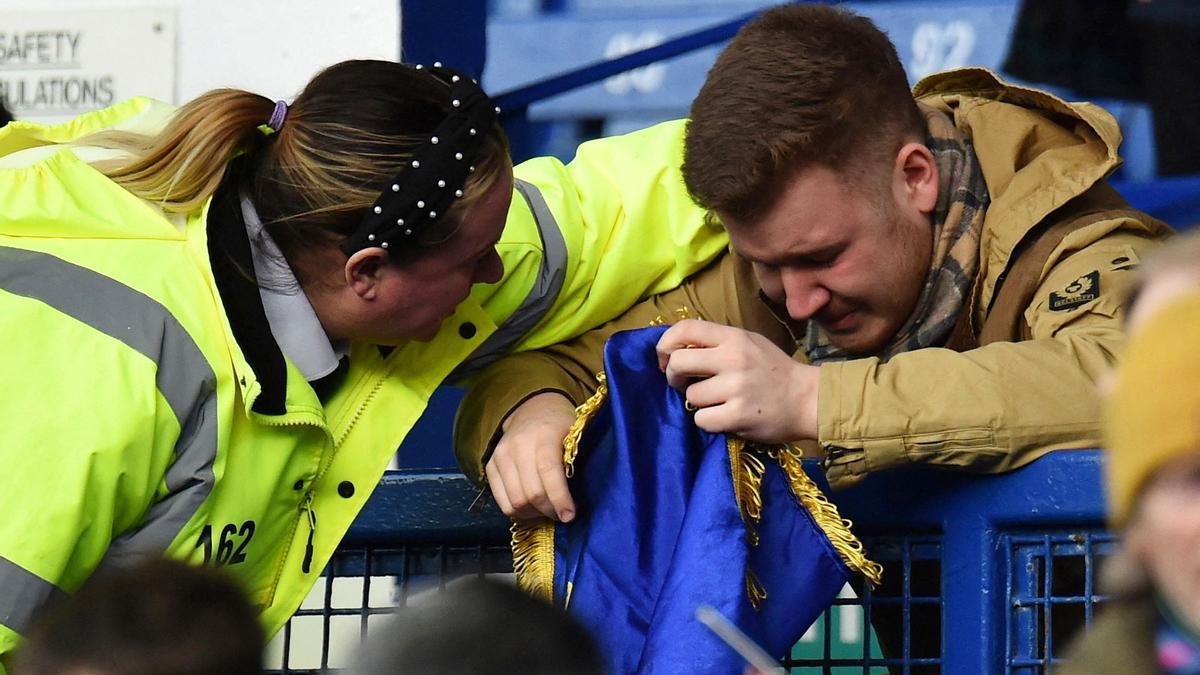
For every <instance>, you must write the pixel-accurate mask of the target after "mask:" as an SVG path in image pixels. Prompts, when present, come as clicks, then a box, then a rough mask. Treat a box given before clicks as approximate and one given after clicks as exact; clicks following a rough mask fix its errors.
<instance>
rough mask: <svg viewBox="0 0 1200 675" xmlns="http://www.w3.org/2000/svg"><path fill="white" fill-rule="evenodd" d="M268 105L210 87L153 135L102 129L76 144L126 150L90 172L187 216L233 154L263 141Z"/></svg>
mask: <svg viewBox="0 0 1200 675" xmlns="http://www.w3.org/2000/svg"><path fill="white" fill-rule="evenodd" d="M274 105H275V104H274V101H271V100H270V99H268V98H266V97H264V96H259V95H258V94H252V93H250V92H247V91H241V90H238V89H215V90H213V91H210V92H208V93H206V94H202V95H201V96H199V97H198V98H196V99H195V100H193V101H191V102H190V103H188V104H186V105H184V106H183V107H182V108H180V109H179V111H178V112H177V113H176V114H175V116H174V117H173V118H172V119H171V122H170V123H169V124H168V125H167V126H166V128H165V129H163V130H162V131H161V132H160V133H158V134H157V135H155V136H145V135H141V134H137V133H132V132H127V131H106V132H102V133H99V134H95V135H93V136H91V137H89V138H87V139H84V141H82V142H84V143H87V144H90V145H98V146H101V147H106V148H114V149H118V150H124V151H126V152H128V153H129V154H130V155H132V160H130V159H124V160H109V161H106V162H100V163H97V164H96V168H97V169H98V170H99V171H101V172H102V173H104V174H105V175H106V176H108V177H109V178H111V179H112V180H113V181H115V182H116V183H117V184H119V185H121V186H122V187H124V188H125V189H126V190H128V191H129V192H131V193H133V194H134V195H137V196H138V197H141V198H142V199H145V200H147V201H151V202H155V203H157V204H158V205H159V206H160V207H161V208H162V209H163V210H165V211H168V212H172V213H190V212H192V211H195V210H197V209H199V208H200V207H202V206H203V205H204V202H205V200H207V199H208V198H209V197H210V196H212V194H213V192H215V191H216V189H217V186H218V185H220V183H221V178H222V177H223V176H224V174H225V167H226V165H227V164H228V163H229V160H230V159H231V158H232V157H233V156H234V154H235V153H237V152H238V150H249V149H250V148H252V147H253V146H255V145H257V144H258V143H262V142H263V141H264V140H265V138H266V137H265V136H263V134H262V133H261V132H260V131H259V127H260V126H261V125H263V124H266V122H267V119H268V118H269V117H270V116H271V111H272V110H273V107H274Z"/></svg>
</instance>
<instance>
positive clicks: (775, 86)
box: [683, 4, 925, 220]
mask: <svg viewBox="0 0 1200 675" xmlns="http://www.w3.org/2000/svg"><path fill="white" fill-rule="evenodd" d="M924 138H925V125H924V121H923V119H922V116H921V113H920V111H919V110H918V109H917V106H916V103H915V102H914V101H913V98H912V94H911V92H910V90H909V87H908V78H907V76H906V75H905V72H904V67H903V66H902V65H901V64H900V58H899V56H897V54H896V48H895V47H894V46H893V45H892V43H891V41H890V40H889V39H888V37H887V35H885V34H884V33H883V32H882V31H880V30H879V28H877V27H876V26H875V24H874V23H872V22H871V21H870V20H869V19H867V18H864V17H861V16H858V15H856V14H853V13H851V12H849V11H846V10H843V9H839V8H836V7H829V6H824V5H807V4H803V5H787V6H783V7H777V8H775V9H772V10H770V11H767V12H765V13H764V14H762V15H761V16H759V17H758V18H756V19H754V20H753V21H751V22H750V23H748V24H746V25H745V26H744V27H743V28H742V29H741V30H740V31H739V32H738V34H737V35H736V36H735V37H734V38H733V40H732V41H731V42H730V43H729V46H728V47H726V48H725V50H724V51H723V52H722V53H721V55H720V56H719V57H718V58H717V61H716V63H715V64H714V65H713V67H712V69H711V70H710V71H709V73H708V77H707V78H706V79H705V82H704V86H703V87H702V88H701V90H700V94H699V95H698V96H697V97H696V100H695V101H694V102H693V103H692V110H691V121H690V122H689V123H688V127H687V133H686V136H685V140H684V159H683V177H684V181H685V182H686V184H687V188H688V191H689V192H690V193H691V195H692V198H693V199H695V200H696V201H697V203H699V204H700V205H701V206H704V207H705V208H707V209H709V210H710V211H715V212H718V213H721V214H724V215H728V216H732V217H735V218H738V219H742V220H745V219H751V218H753V217H755V215H756V214H758V213H759V212H761V210H762V209H763V208H765V207H767V206H768V205H769V204H770V203H771V201H772V200H773V199H774V198H775V196H776V194H777V192H778V190H779V187H780V185H781V183H782V182H783V181H784V180H786V179H787V178H789V177H790V176H791V175H793V174H794V172H795V171H796V170H798V169H800V168H802V167H804V166H812V165H821V166H826V167H829V168H831V169H833V170H835V171H837V172H839V173H843V174H845V175H847V176H848V177H849V176H854V177H855V178H860V177H868V176H871V175H878V174H879V171H881V170H882V169H881V168H878V165H879V164H881V163H883V162H885V161H887V162H888V167H889V168H890V160H891V158H894V157H895V154H896V153H897V152H898V151H899V149H900V147H901V146H902V145H903V144H904V143H906V142H909V141H912V140H918V141H920V140H923V139H924ZM888 175H889V176H890V171H889V173H888ZM881 180H882V177H881Z"/></svg>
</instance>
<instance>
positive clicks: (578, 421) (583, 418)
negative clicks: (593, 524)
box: [563, 373, 608, 478]
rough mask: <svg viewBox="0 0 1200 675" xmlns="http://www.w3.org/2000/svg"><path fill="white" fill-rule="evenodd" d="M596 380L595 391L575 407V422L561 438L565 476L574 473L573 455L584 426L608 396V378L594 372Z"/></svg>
mask: <svg viewBox="0 0 1200 675" xmlns="http://www.w3.org/2000/svg"><path fill="white" fill-rule="evenodd" d="M596 380H597V381H598V382H599V386H598V387H597V388H596V393H594V394H592V395H591V396H590V397H589V398H588V400H586V401H584V402H583V404H582V405H580V406H579V407H577V408H575V422H574V423H572V424H571V428H570V429H569V430H568V431H567V437H566V438H564V439H563V465H564V467H565V468H566V470H567V478H571V477H572V476H574V475H575V457H576V456H578V455H579V442H580V441H581V440H583V430H584V428H586V427H587V425H588V422H591V421H592V418H593V417H595V416H596V413H597V412H599V410H600V406H602V405H604V400H605V399H607V398H608V380H607V379H606V378H605V377H604V373H596Z"/></svg>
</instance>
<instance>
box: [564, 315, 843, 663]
mask: <svg viewBox="0 0 1200 675" xmlns="http://www.w3.org/2000/svg"><path fill="white" fill-rule="evenodd" d="M664 330H666V329H665V327H655V328H646V329H641V330H636V331H627V332H622V333H617V334H615V335H613V336H612V338H611V339H610V340H609V342H608V344H607V345H606V347H605V354H604V363H605V373H606V375H607V379H608V388H609V395H608V400H607V403H606V404H605V405H604V406H603V408H602V409H601V410H600V411H599V412H598V414H597V416H596V418H594V419H593V420H592V422H591V423H590V424H589V425H588V428H587V430H586V431H585V434H584V436H583V439H582V442H581V443H580V449H579V454H578V456H577V457H576V460H575V475H574V477H573V478H572V482H571V490H572V494H573V495H574V497H575V500H576V504H577V513H578V514H579V515H578V517H577V518H576V519H575V521H573V522H572V523H569V524H562V523H559V524H558V525H556V527H555V533H554V540H555V565H554V569H555V576H554V593H555V600H556V602H558V603H559V604H560V605H565V606H566V608H567V610H568V612H570V613H571V614H572V615H574V616H575V617H576V618H578V619H579V620H580V621H582V622H583V623H584V624H585V625H586V626H587V627H588V628H589V629H590V630H591V631H592V632H593V634H594V635H595V636H596V638H597V640H598V642H599V644H600V646H601V649H602V651H603V652H604V653H605V654H606V655H607V658H608V659H609V663H610V669H611V672H614V673H635V672H636V673H675V672H695V673H700V672H703V673H742V672H743V671H744V668H745V665H746V664H745V662H744V661H743V660H742V659H741V657H740V656H738V654H737V653H736V652H734V651H733V650H732V649H731V648H730V647H728V646H726V645H725V643H724V642H722V641H721V640H720V638H718V637H717V636H716V635H715V634H713V633H712V632H710V631H709V629H708V628H706V627H705V626H704V625H703V624H701V623H700V622H699V621H697V620H696V618H695V612H696V608H697V607H699V606H700V605H702V604H706V605H711V606H712V607H714V608H716V609H717V610H718V611H719V612H721V614H723V615H724V616H725V617H726V618H728V619H729V620H730V621H732V622H733V623H734V624H736V625H737V626H738V627H739V628H741V629H742V630H743V631H744V632H745V633H746V634H747V635H748V636H749V637H750V638H751V639H753V640H755V641H756V642H758V643H759V644H760V645H762V646H763V647H764V648H765V649H766V650H767V651H768V652H769V653H770V654H772V655H773V656H775V657H777V658H778V657H782V656H783V655H785V654H786V653H787V652H788V651H789V650H790V648H791V647H792V645H793V644H795V643H796V642H797V641H798V640H799V638H800V637H801V635H803V633H804V631H805V630H807V628H808V627H809V626H810V625H811V624H812V622H813V621H815V620H816V618H817V617H818V616H820V614H821V612H822V611H824V610H825V608H827V607H828V606H829V605H830V603H832V601H833V599H834V598H835V597H836V595H837V593H838V591H839V590H840V589H841V588H842V586H843V585H844V584H845V583H846V581H847V580H848V579H849V578H850V574H851V572H850V571H849V569H848V568H847V567H846V565H845V563H844V562H843V561H842V559H841V557H840V556H839V554H838V552H837V550H836V549H835V548H834V547H833V545H832V544H831V543H830V541H829V539H828V538H827V537H826V536H825V534H824V532H823V531H822V530H821V528H820V527H819V526H818V525H817V524H816V521H815V520H814V519H813V518H812V516H811V515H810V514H809V512H808V510H807V509H805V508H804V507H803V506H802V505H801V503H800V502H799V501H798V500H797V499H796V498H795V496H794V495H793V494H792V492H791V488H790V486H789V484H788V481H787V478H786V476H785V475H784V473H783V471H782V470H781V469H780V467H779V466H778V464H776V463H775V462H772V461H770V460H765V461H764V464H765V465H766V473H765V475H764V477H763V482H762V487H761V495H762V501H763V513H762V517H761V522H759V523H758V525H757V531H758V533H759V537H760V540H759V542H758V544H757V545H753V544H751V543H750V539H749V536H748V534H747V529H746V525H745V524H744V523H743V520H742V517H741V512H740V510H739V507H738V504H737V500H736V497H735V493H734V483H733V469H732V468H731V462H730V454H729V450H728V445H727V438H726V437H725V435H723V434H712V433H708V432H705V431H703V430H701V429H699V428H698V427H697V426H696V425H695V424H694V423H693V421H692V418H691V414H690V413H689V412H688V411H687V410H686V409H685V408H684V405H683V403H684V401H683V398H682V396H681V394H680V393H679V392H677V391H675V390H674V389H672V388H671V387H669V386H668V385H667V382H666V378H665V376H664V375H663V374H662V373H661V372H660V371H659V370H658V364H657V358H656V356H655V350H654V346H655V344H656V343H657V341H658V338H659V336H661V335H662V333H663V331H664ZM748 569H749V570H751V571H752V572H753V574H754V576H755V577H757V579H758V581H759V582H760V584H761V586H762V587H763V588H764V589H765V590H766V592H767V597H766V599H765V600H763V601H762V603H761V605H760V607H759V608H758V609H756V608H755V607H754V606H753V605H752V604H751V601H750V598H749V597H748V594H747V590H746V573H747V570H748Z"/></svg>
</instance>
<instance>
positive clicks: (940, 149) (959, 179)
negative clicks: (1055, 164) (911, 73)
mask: <svg viewBox="0 0 1200 675" xmlns="http://www.w3.org/2000/svg"><path fill="white" fill-rule="evenodd" d="M919 105H920V107H921V112H922V113H923V114H924V116H925V122H926V124H927V125H928V127H929V138H928V139H927V141H926V144H927V145H928V146H929V149H930V150H931V151H932V152H933V156H934V159H935V160H936V162H937V168H938V179H939V183H938V201H937V205H936V206H935V207H934V210H933V214H932V221H933V256H932V260H931V266H930V269H929V274H928V275H926V277H925V285H924V286H923V287H922V289H921V295H920V296H919V297H918V298H917V304H916V306H915V308H914V309H913V313H912V315H911V316H909V317H908V320H907V321H906V322H905V323H904V325H903V326H902V327H901V328H900V330H899V331H897V332H896V335H895V337H893V338H892V340H891V341H890V342H889V343H888V344H887V345H886V346H884V347H883V348H882V349H880V350H879V351H878V352H876V353H875V354H874V355H875V356H878V357H880V358H882V359H883V360H884V361H887V360H888V359H890V358H891V357H893V356H895V355H896V354H901V353H903V352H907V351H912V350H914V349H921V348H923V347H936V346H939V345H941V344H943V343H944V342H945V341H946V338H948V337H949V336H950V331H951V330H952V329H953V328H954V324H955V322H956V321H958V315H959V313H960V312H962V311H963V310H964V307H965V305H966V304H967V299H968V297H969V296H970V294H971V284H972V282H973V281H974V280H975V272H976V271H977V270H978V269H979V235H980V232H981V230H982V229H983V214H984V213H985V212H986V211H987V207H988V203H989V198H988V192H987V185H986V184H985V183H984V180H983V172H982V171H980V170H979V160H978V159H977V158H976V157H975V150H974V148H973V147H972V146H971V139H969V138H967V137H966V136H964V135H963V134H962V132H961V131H959V130H958V128H957V127H955V126H954V122H953V120H951V119H950V118H949V117H948V116H946V115H945V114H944V113H942V112H940V111H938V110H935V109H933V108H931V107H929V106H926V105H924V104H919ZM804 351H805V353H806V354H807V355H808V359H809V361H810V362H811V363H822V362H825V361H841V360H844V359H847V358H851V357H852V355H851V354H847V353H845V352H843V351H842V350H840V349H838V348H837V347H835V346H833V345H832V344H831V343H830V342H829V338H828V336H826V334H825V331H823V330H821V328H820V326H818V325H817V323H816V322H815V321H810V322H808V331H807V333H806V335H805V339H804Z"/></svg>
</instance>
